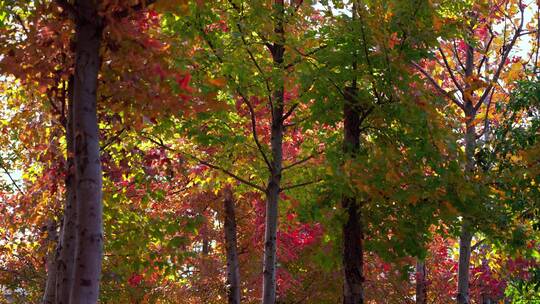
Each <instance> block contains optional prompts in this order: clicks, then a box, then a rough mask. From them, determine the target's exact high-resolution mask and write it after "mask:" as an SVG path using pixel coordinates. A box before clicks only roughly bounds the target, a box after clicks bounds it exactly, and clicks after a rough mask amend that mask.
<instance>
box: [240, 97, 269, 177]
mask: <svg viewBox="0 0 540 304" xmlns="http://www.w3.org/2000/svg"><path fill="white" fill-rule="evenodd" d="M236 92H237V93H238V94H239V95H240V97H242V100H243V101H244V103H245V104H246V105H247V106H248V109H249V116H250V118H251V133H252V134H253V140H254V141H255V144H256V145H257V148H258V150H259V152H260V153H261V155H262V157H263V159H264V162H265V163H266V165H267V166H268V169H270V170H272V165H271V164H270V160H269V159H268V157H267V156H266V153H265V152H264V149H263V147H262V145H261V142H260V141H259V135H257V121H256V118H255V110H254V109H253V105H252V104H251V102H249V100H248V99H247V98H246V97H245V96H244V94H242V93H241V92H240V90H238V89H237V90H236Z"/></svg>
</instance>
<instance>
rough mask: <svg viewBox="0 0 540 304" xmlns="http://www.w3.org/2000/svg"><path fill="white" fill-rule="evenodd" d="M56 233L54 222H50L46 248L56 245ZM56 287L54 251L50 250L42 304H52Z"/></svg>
mask: <svg viewBox="0 0 540 304" xmlns="http://www.w3.org/2000/svg"><path fill="white" fill-rule="evenodd" d="M57 239H58V233H57V232H56V222H55V221H51V222H50V223H49V224H48V225H47V245H46V246H47V247H50V244H51V243H56V242H57ZM55 285H56V250H51V251H50V252H49V253H48V256H47V281H46V283H45V292H44V294H43V299H42V303H43V304H54V299H55V291H56V289H55Z"/></svg>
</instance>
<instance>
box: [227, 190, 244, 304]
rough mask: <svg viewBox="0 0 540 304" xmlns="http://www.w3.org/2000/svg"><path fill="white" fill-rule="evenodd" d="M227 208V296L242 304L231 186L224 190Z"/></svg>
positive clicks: (231, 303) (235, 302)
mask: <svg viewBox="0 0 540 304" xmlns="http://www.w3.org/2000/svg"><path fill="white" fill-rule="evenodd" d="M223 196H224V197H223V205H224V206H223V207H224V210H225V222H224V230H225V251H226V253H227V298H228V303H229V304H240V266H239V262H238V251H237V242H236V214H235V210H234V209H235V208H234V198H233V194H232V190H231V188H230V186H228V187H226V188H225V189H224V190H223Z"/></svg>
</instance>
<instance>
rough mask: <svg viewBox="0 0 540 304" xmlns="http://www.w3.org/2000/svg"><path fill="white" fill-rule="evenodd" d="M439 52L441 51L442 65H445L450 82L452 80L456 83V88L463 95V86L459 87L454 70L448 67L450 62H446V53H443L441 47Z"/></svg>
mask: <svg viewBox="0 0 540 304" xmlns="http://www.w3.org/2000/svg"><path fill="white" fill-rule="evenodd" d="M439 52H440V53H441V56H442V59H443V62H444V65H445V66H446V70H447V71H448V73H449V74H450V78H451V79H452V82H454V85H456V87H457V89H458V90H459V91H460V92H461V94H462V95H463V96H465V93H463V88H462V87H461V85H460V84H459V82H458V81H457V79H456V77H455V76H454V72H453V71H452V68H451V67H450V64H449V63H448V60H447V59H446V55H445V54H444V52H443V50H442V49H441V47H439Z"/></svg>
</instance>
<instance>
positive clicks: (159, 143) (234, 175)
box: [143, 135, 265, 192]
mask: <svg viewBox="0 0 540 304" xmlns="http://www.w3.org/2000/svg"><path fill="white" fill-rule="evenodd" d="M143 137H144V138H146V139H148V140H149V141H151V142H153V143H154V144H156V145H158V146H160V147H162V148H164V149H166V150H169V151H172V152H175V153H180V154H182V155H185V156H187V157H189V158H192V159H194V160H196V161H197V162H199V163H200V164H202V165H205V166H207V167H210V168H212V169H215V170H219V171H221V172H223V173H225V174H227V175H228V176H230V177H232V178H234V179H236V180H237V181H239V182H241V183H243V184H246V185H248V186H251V187H253V188H255V189H257V190H259V191H261V192H265V189H264V188H263V187H261V186H259V185H257V184H255V183H252V182H250V181H248V180H246V179H243V178H241V177H240V176H238V175H236V174H234V173H232V172H230V171H229V170H227V169H225V168H223V167H220V166H217V165H214V164H212V163H210V162H208V161H205V160H202V159H200V158H198V157H196V156H195V155H192V154H189V153H186V152H184V151H180V150H177V149H173V148H171V147H169V146H167V145H165V144H164V143H163V141H162V140H161V139H159V140H156V139H154V138H152V137H150V136H144V135H143Z"/></svg>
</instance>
